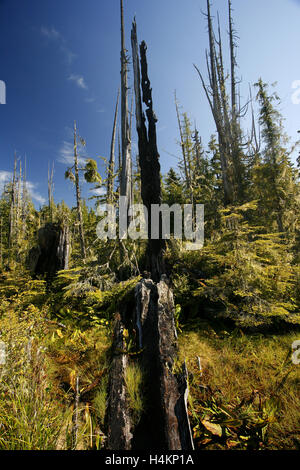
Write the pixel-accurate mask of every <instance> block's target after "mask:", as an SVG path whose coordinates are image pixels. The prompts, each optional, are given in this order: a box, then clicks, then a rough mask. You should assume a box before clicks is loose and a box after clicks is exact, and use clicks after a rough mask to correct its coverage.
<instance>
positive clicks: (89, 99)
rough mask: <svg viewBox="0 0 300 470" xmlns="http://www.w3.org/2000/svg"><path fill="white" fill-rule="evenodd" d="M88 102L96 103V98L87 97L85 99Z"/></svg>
mask: <svg viewBox="0 0 300 470" xmlns="http://www.w3.org/2000/svg"><path fill="white" fill-rule="evenodd" d="M84 101H85V102H86V103H94V101H95V98H85V100H84Z"/></svg>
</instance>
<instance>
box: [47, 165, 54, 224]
mask: <svg viewBox="0 0 300 470" xmlns="http://www.w3.org/2000/svg"><path fill="white" fill-rule="evenodd" d="M53 174H54V162H53V163H52V170H51V173H50V168H49V164H48V205H49V218H50V222H52V220H53Z"/></svg>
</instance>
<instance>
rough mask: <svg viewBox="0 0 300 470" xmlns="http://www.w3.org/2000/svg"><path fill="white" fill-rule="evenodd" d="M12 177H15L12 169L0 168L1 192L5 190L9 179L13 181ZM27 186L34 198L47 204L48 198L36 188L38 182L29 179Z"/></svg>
mask: <svg viewBox="0 0 300 470" xmlns="http://www.w3.org/2000/svg"><path fill="white" fill-rule="evenodd" d="M12 178H13V174H12V172H11V171H4V170H0V193H2V191H3V190H4V186H5V185H6V184H7V183H8V182H9V181H12ZM26 186H27V191H28V192H29V194H30V196H31V197H32V199H34V200H35V201H37V202H39V203H40V204H45V202H46V199H45V198H44V197H43V196H42V195H41V194H40V193H39V192H37V191H36V188H37V186H38V185H37V184H36V183H32V182H31V181H27V182H26Z"/></svg>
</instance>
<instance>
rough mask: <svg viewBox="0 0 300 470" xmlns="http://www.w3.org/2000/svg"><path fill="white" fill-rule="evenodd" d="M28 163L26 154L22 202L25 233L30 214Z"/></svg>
mask: <svg viewBox="0 0 300 470" xmlns="http://www.w3.org/2000/svg"><path fill="white" fill-rule="evenodd" d="M26 177H27V165H26V156H25V163H24V172H23V189H22V193H23V201H22V202H23V204H22V229H23V234H25V232H26V220H27V216H28V192H27V181H26Z"/></svg>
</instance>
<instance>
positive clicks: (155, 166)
mask: <svg viewBox="0 0 300 470" xmlns="http://www.w3.org/2000/svg"><path fill="white" fill-rule="evenodd" d="M131 44H132V60H133V69H134V91H135V104H136V126H137V133H138V141H139V144H138V147H139V163H140V169H141V195H142V200H143V204H144V205H145V206H146V208H147V210H148V251H147V269H148V270H150V272H151V276H152V279H153V280H155V281H159V280H160V277H161V274H163V273H164V263H163V251H164V248H165V240H163V239H162V238H161V230H160V238H159V239H158V240H152V239H151V206H152V204H161V181H160V164H159V153H158V150H157V143H156V122H157V118H156V116H155V113H154V111H153V104H152V90H151V86H150V80H149V77H148V65H147V58H146V50H147V46H146V44H145V42H144V41H143V42H142V43H141V45H140V54H141V73H140V65H139V53H138V42H137V33H136V23H135V22H134V23H133V25H132V31H131ZM141 76H142V80H141ZM141 88H142V92H143V102H144V103H145V105H146V106H147V109H146V115H147V120H148V131H147V128H146V125H145V116H144V113H143V110H142V98H141ZM160 229H161V220H160Z"/></svg>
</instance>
